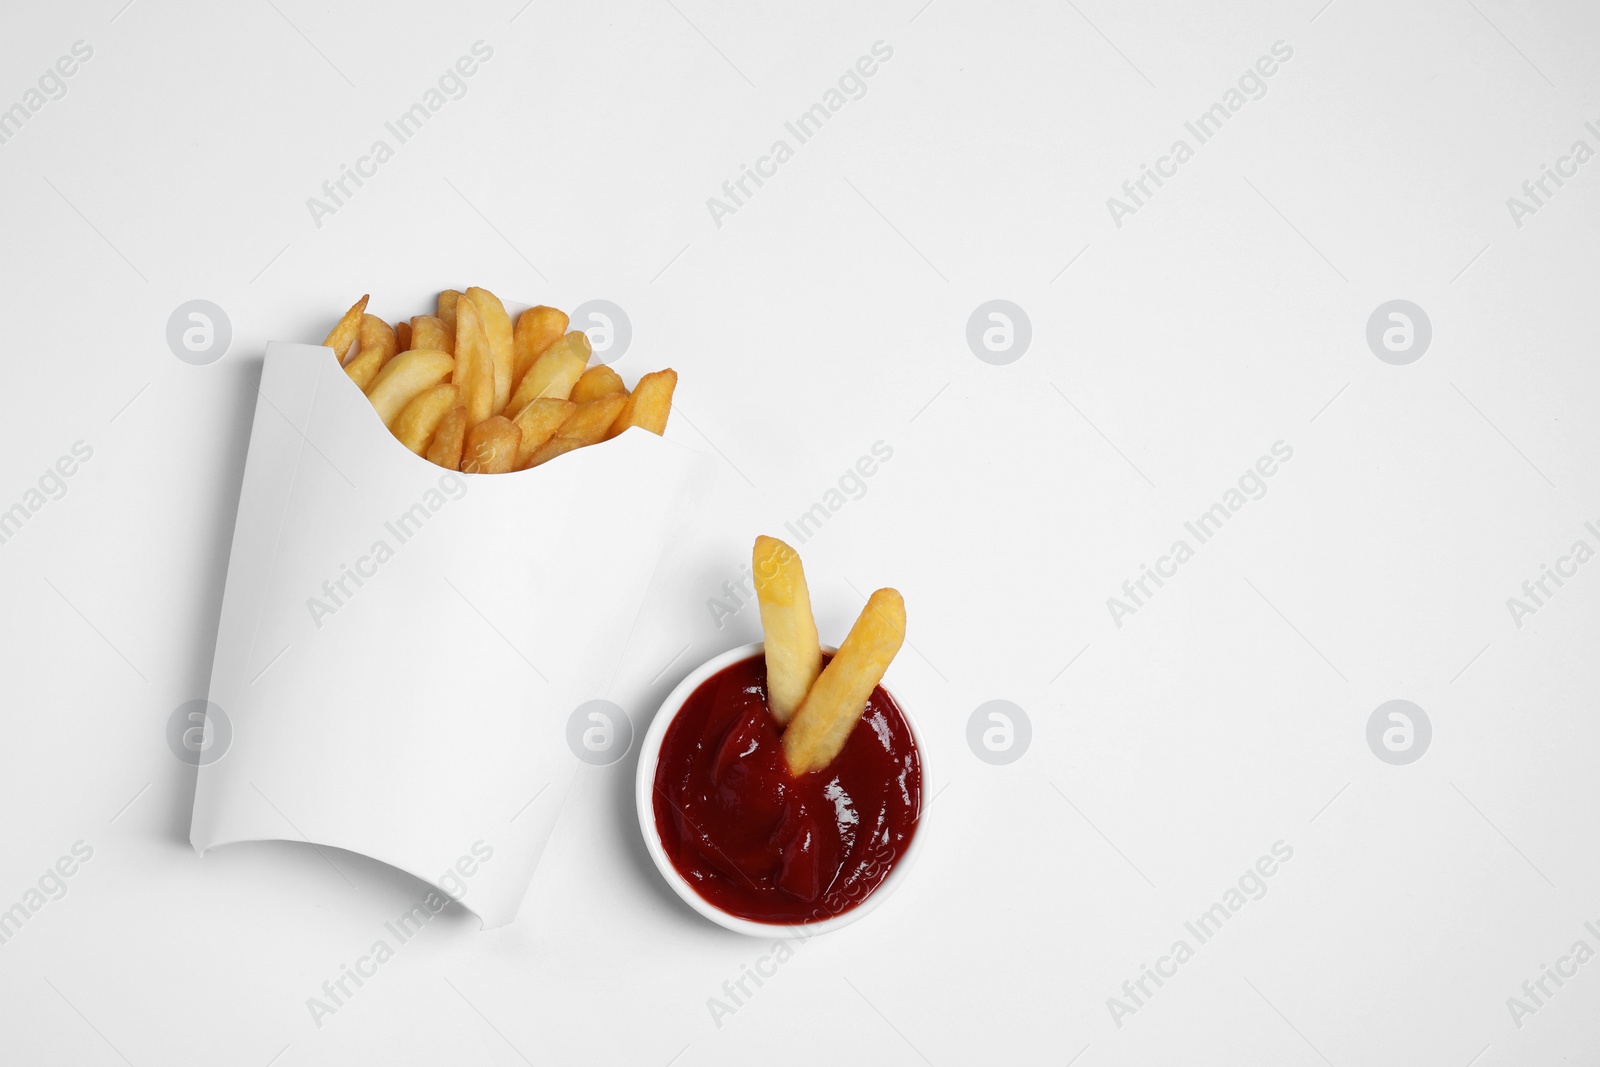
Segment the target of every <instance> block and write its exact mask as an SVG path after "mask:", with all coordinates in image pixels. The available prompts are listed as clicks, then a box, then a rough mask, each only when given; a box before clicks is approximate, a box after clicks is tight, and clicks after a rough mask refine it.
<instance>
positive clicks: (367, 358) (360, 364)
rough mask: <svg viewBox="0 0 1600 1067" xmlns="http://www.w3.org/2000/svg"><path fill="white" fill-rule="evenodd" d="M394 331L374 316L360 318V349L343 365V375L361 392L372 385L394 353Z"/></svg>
mask: <svg viewBox="0 0 1600 1067" xmlns="http://www.w3.org/2000/svg"><path fill="white" fill-rule="evenodd" d="M396 344H397V342H396V340H395V333H394V330H393V329H392V328H391V327H390V326H389V324H388V323H387V322H384V321H383V320H382V319H380V318H378V316H376V315H363V316H361V347H360V349H358V350H357V352H356V355H355V358H354V359H352V360H351V361H350V362H348V363H346V364H345V365H344V372H345V374H347V375H349V377H350V380H351V381H352V382H355V383H356V385H357V386H358V387H359V388H360V389H361V391H362V392H366V391H367V387H368V386H370V385H371V384H372V380H373V379H374V378H376V377H377V376H378V372H379V371H381V370H382V369H383V366H384V364H385V363H388V362H389V360H391V359H393V358H394V354H395V351H396Z"/></svg>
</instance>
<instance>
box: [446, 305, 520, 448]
mask: <svg viewBox="0 0 1600 1067" xmlns="http://www.w3.org/2000/svg"><path fill="white" fill-rule="evenodd" d="M462 306H463V307H465V306H466V304H465V303H464V302H463V304H462ZM521 441H522V431H521V430H519V429H518V428H517V424H516V423H514V422H512V421H511V420H510V419H508V418H506V417H505V416H504V415H492V416H490V417H489V418H487V419H484V420H483V421H482V422H480V423H478V424H477V425H476V426H474V427H472V428H471V429H470V430H468V431H467V445H466V449H465V451H463V452H462V454H461V469H462V470H463V471H464V472H466V473H467V474H504V473H505V472H506V471H510V470H515V469H516V465H517V445H518V444H520V443H521Z"/></svg>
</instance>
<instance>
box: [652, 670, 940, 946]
mask: <svg viewBox="0 0 1600 1067" xmlns="http://www.w3.org/2000/svg"><path fill="white" fill-rule="evenodd" d="M764 649H765V646H764V645H763V644H762V643H761V642H760V641H756V642H754V643H753V644H748V645H741V646H740V647H738V648H731V649H729V650H728V651H726V652H724V653H722V655H720V656H715V657H713V658H712V659H710V660H708V661H707V662H705V663H703V664H701V665H700V667H699V669H698V670H695V671H693V672H692V673H691V674H690V675H689V676H688V677H687V678H685V679H684V680H683V681H681V682H679V683H678V687H677V688H676V689H674V690H673V691H672V692H671V693H670V694H668V696H667V699H666V700H665V701H663V702H662V704H661V710H660V711H658V712H656V717H655V718H654V719H653V720H651V723H650V729H649V730H648V731H646V733H645V735H644V742H643V743H642V744H641V745H640V748H639V773H638V777H637V779H636V780H635V783H634V796H635V801H636V803H637V805H638V809H639V829H640V830H642V831H643V832H644V843H645V846H646V847H647V848H648V849H649V850H650V858H651V859H653V860H655V861H656V869H657V870H659V871H660V872H661V877H663V878H665V879H666V880H667V884H668V885H670V886H671V887H672V888H673V891H674V892H676V893H677V894H678V896H680V897H682V898H683V899H684V901H685V902H686V903H687V904H688V905H689V906H690V907H691V908H693V909H694V910H695V911H698V912H699V913H700V914H701V915H704V916H705V917H706V918H708V919H710V920H711V921H712V922H714V923H716V924H717V925H718V926H724V927H727V928H728V929H729V930H732V931H734V932H735V933H740V934H748V935H750V936H751V937H773V936H777V937H811V936H813V935H815V934H822V933H827V932H828V931H830V930H837V929H839V928H840V927H841V926H849V925H850V924H851V923H853V922H855V921H856V920H857V919H860V918H862V917H863V916H865V915H866V914H867V913H868V912H870V911H872V910H873V909H874V908H876V907H877V906H878V905H880V904H882V903H883V902H884V901H885V900H887V899H888V898H889V894H890V893H892V892H894V890H895V889H896V888H897V887H898V886H899V885H900V883H901V882H903V881H904V880H905V878H906V875H907V874H908V873H909V872H910V870H911V863H912V861H913V860H915V859H916V856H917V853H918V852H919V851H920V850H921V848H922V840H923V838H924V837H926V836H927V833H928V827H927V822H928V810H927V807H928V806H927V800H926V797H927V784H928V746H927V745H925V744H924V743H923V741H922V734H921V733H920V732H918V730H917V722H916V720H915V719H914V718H912V716H911V712H910V711H909V710H908V709H907V708H906V706H905V705H904V704H901V703H900V701H899V700H896V701H895V704H896V705H898V706H899V708H900V713H901V715H902V716H904V718H905V721H906V726H907V728H908V729H909V730H910V731H911V740H912V741H913V742H915V744H916V746H917V755H918V756H919V757H920V762H921V767H922V791H923V798H924V799H923V804H922V810H921V811H920V812H918V813H917V832H916V833H914V834H912V835H911V844H910V845H909V846H908V847H907V848H906V850H905V852H903V853H902V854H901V856H900V859H899V860H898V861H897V862H896V863H895V865H894V866H893V867H892V868H890V870H889V874H888V876H887V877H885V878H884V880H883V881H882V882H880V883H879V884H878V887H877V888H876V889H874V890H873V891H872V892H871V893H870V894H868V895H867V898H866V899H865V900H863V901H862V902H861V903H859V904H857V905H856V906H855V907H853V908H851V909H850V910H849V911H846V912H844V913H842V914H840V915H835V916H833V917H832V918H831V919H823V920H821V921H819V922H812V923H800V924H798V925H796V924H789V923H764V922H756V921H754V920H752V919H744V918H740V917H739V916H737V915H730V914H729V913H728V912H726V911H723V910H722V909H721V908H719V907H717V906H716V905H715V904H713V903H711V902H710V901H709V900H707V899H706V898H705V897H703V896H701V895H700V894H699V893H698V892H696V891H695V888H694V886H692V885H690V884H689V883H688V881H687V880H686V879H685V878H684V877H683V875H681V874H679V873H678V869H677V868H676V867H674V866H673V865H672V858H671V857H670V856H668V855H667V850H666V847H665V846H664V845H662V843H661V832H660V830H659V829H658V828H657V827H656V808H655V797H654V793H655V782H656V765H657V764H658V762H659V761H660V759H661V742H662V739H663V738H665V737H666V736H667V727H668V726H670V725H672V721H673V720H674V719H676V718H677V717H678V712H679V711H680V710H681V709H682V708H683V704H684V701H686V700H688V699H689V697H690V695H691V694H693V693H694V691H695V690H696V689H698V688H700V683H702V682H704V681H705V680H706V679H707V678H710V677H711V676H712V675H713V674H716V673H717V672H718V671H720V670H722V668H724V667H727V666H729V665H731V664H734V663H738V662H739V661H741V660H744V659H748V658H749V657H751V656H758V655H760V654H761V653H762V651H763V650H764ZM824 651H826V652H830V653H831V652H834V651H837V650H836V649H832V648H825V649H824ZM884 691H885V692H888V690H887V689H886V690H884ZM890 696H893V694H892V693H891V694H890Z"/></svg>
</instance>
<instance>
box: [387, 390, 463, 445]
mask: <svg viewBox="0 0 1600 1067" xmlns="http://www.w3.org/2000/svg"><path fill="white" fill-rule="evenodd" d="M455 406H456V387H455V386H453V385H451V384H450V383H449V382H440V383H439V384H438V385H435V386H433V387H432V388H429V389H424V390H423V391H422V392H420V393H418V394H417V395H416V396H414V397H412V398H411V403H409V404H407V405H406V406H405V407H403V408H401V409H400V414H399V415H396V416H395V420H394V435H395V436H396V437H398V438H400V443H401V444H403V445H405V446H406V447H407V448H409V449H411V451H413V452H415V453H416V454H417V455H419V456H420V455H422V454H423V453H424V452H425V451H427V448H428V442H430V441H432V440H433V434H434V431H435V430H437V429H438V428H439V423H440V421H441V420H442V419H443V418H444V417H445V415H446V414H447V413H448V412H449V410H450V409H451V408H453V407H455Z"/></svg>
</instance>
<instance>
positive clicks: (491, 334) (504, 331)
mask: <svg viewBox="0 0 1600 1067" xmlns="http://www.w3.org/2000/svg"><path fill="white" fill-rule="evenodd" d="M466 297H467V299H468V300H471V301H472V306H473V309H474V310H475V311H477V313H478V321H479V322H481V323H483V335H484V336H485V337H486V338H488V341H489V355H490V357H491V358H492V359H493V360H494V414H496V415H498V414H500V412H502V411H504V410H505V406H506V403H507V402H508V401H510V399H511V386H512V381H511V365H512V357H511V316H510V315H507V314H506V306H505V305H504V304H502V303H501V302H500V298H499V297H498V296H495V295H494V294H493V293H491V292H490V291H489V290H487V289H479V288H478V287H477V286H475V285H474V286H473V287H472V288H470V289H468V290H467V292H466ZM457 326H458V327H459V326H460V322H459V321H458V322H457Z"/></svg>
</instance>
